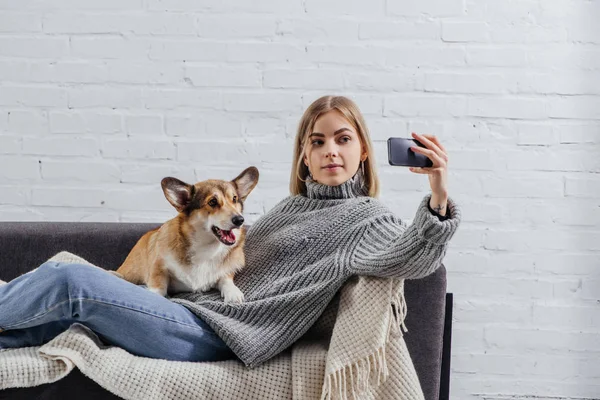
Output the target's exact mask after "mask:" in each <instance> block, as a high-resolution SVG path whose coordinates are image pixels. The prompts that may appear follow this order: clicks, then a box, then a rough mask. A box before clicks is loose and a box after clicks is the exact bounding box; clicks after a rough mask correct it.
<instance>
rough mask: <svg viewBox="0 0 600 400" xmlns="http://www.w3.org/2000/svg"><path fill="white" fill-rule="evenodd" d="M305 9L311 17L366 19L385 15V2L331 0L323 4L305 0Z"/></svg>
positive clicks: (381, 0) (316, 0)
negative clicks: (344, 16)
mask: <svg viewBox="0 0 600 400" xmlns="http://www.w3.org/2000/svg"><path fill="white" fill-rule="evenodd" d="M303 3H304V8H305V10H306V13H307V14H308V15H309V16H313V15H316V16H322V15H328V16H335V17H337V16H338V15H360V16H364V17H373V16H383V15H384V14H385V8H386V7H385V4H386V3H385V1H383V0H374V1H372V2H369V3H367V2H364V1H361V0H349V1H344V0H329V1H327V2H322V1H318V0H305V1H304V2H303Z"/></svg>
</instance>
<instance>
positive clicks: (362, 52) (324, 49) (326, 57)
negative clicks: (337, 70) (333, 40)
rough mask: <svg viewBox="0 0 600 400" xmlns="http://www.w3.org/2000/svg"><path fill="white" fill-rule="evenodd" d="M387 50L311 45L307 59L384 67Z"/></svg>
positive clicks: (373, 47)
mask: <svg viewBox="0 0 600 400" xmlns="http://www.w3.org/2000/svg"><path fill="white" fill-rule="evenodd" d="M386 50H387V49H384V48H382V47H379V46H368V45H362V46H353V45H338V44H329V45H328V44H309V45H307V46H306V59H307V60H308V61H310V62H312V63H328V64H343V65H360V66H365V65H384V63H385V59H386Z"/></svg>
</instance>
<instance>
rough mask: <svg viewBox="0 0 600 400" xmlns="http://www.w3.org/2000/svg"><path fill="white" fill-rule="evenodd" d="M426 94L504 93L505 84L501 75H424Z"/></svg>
mask: <svg viewBox="0 0 600 400" xmlns="http://www.w3.org/2000/svg"><path fill="white" fill-rule="evenodd" d="M424 89H425V91H426V92H442V93H468V94H470V93H495V94H498V93H504V92H505V91H506V82H505V81H504V77H503V75H502V74H474V73H469V74H464V73H453V74H450V73H436V72H434V73H426V74H425V83H424Z"/></svg>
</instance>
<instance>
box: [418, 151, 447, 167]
mask: <svg viewBox="0 0 600 400" xmlns="http://www.w3.org/2000/svg"><path fill="white" fill-rule="evenodd" d="M411 149H412V150H413V151H414V152H415V153H421V154H423V155H425V156H426V157H427V158H429V159H430V160H431V161H433V164H434V165H435V166H441V165H446V160H444V159H443V158H442V157H440V155H438V154H437V153H436V152H435V151H433V150H429V149H424V148H422V147H419V146H414V147H411Z"/></svg>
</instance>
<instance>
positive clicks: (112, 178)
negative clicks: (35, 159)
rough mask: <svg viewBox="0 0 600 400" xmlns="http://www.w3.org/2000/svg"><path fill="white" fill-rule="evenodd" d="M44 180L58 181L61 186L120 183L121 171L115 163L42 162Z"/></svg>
mask: <svg viewBox="0 0 600 400" xmlns="http://www.w3.org/2000/svg"><path fill="white" fill-rule="evenodd" d="M40 165H41V168H42V179H43V180H44V181H49V180H56V181H60V182H61V184H64V183H72V182H74V181H75V182H87V183H90V182H99V183H104V182H116V183H118V182H119V179H120V176H121V170H120V169H119V167H118V166H117V165H115V164H113V163H108V162H106V161H97V162H91V161H77V162H63V161H46V160H44V161H42V162H41V163H40Z"/></svg>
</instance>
